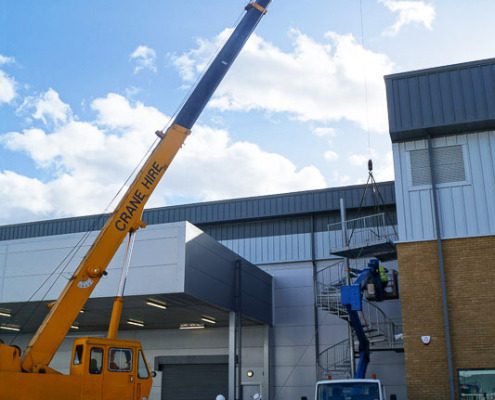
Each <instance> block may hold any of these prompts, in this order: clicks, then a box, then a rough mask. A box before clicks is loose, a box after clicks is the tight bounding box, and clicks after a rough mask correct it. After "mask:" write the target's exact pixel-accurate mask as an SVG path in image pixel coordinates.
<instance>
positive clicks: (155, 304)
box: [146, 299, 167, 310]
mask: <svg viewBox="0 0 495 400" xmlns="http://www.w3.org/2000/svg"><path fill="white" fill-rule="evenodd" d="M146 304H147V305H149V306H151V307H155V308H160V309H162V310H166V309H167V305H166V304H165V303H164V302H163V301H160V300H156V299H147V300H146Z"/></svg>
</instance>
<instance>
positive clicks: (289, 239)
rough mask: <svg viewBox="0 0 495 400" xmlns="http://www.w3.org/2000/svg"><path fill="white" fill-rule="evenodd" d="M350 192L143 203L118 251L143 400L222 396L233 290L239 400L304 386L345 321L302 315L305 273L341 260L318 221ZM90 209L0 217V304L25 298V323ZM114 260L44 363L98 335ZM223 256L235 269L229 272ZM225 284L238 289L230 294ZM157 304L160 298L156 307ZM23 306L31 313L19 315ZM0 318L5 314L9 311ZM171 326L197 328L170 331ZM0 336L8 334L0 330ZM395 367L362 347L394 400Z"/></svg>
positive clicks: (367, 204)
mask: <svg viewBox="0 0 495 400" xmlns="http://www.w3.org/2000/svg"><path fill="white" fill-rule="evenodd" d="M379 188H380V191H381V193H382V195H383V198H384V200H385V203H384V204H383V210H384V211H386V212H388V213H390V214H391V215H394V185H393V183H392V182H388V183H382V184H380V185H379ZM363 190H364V186H362V185H361V186H354V187H346V188H335V189H325V190H316V191H308V192H300V193H291V194H285V195H274V196H265V197H257V198H247V199H238V200H229V201H220V202H211V203H202V204H194V205H187V206H175V207H164V208H158V209H150V210H147V211H146V212H145V214H144V221H145V222H146V223H147V224H148V227H147V228H146V229H145V230H143V231H140V232H139V233H138V236H137V238H136V245H135V249H134V254H133V257H132V260H131V268H130V274H129V278H128V283H127V287H126V297H127V299H126V302H125V304H124V316H123V321H122V325H121V327H122V329H123V331H122V335H121V336H122V337H132V338H137V339H139V340H141V341H142V342H143V346H144V349H145V351H146V355H147V357H148V359H149V361H150V362H151V363H153V365H154V368H155V370H157V371H159V376H157V377H156V378H155V379H154V387H153V396H154V397H153V398H154V399H161V398H162V399H168V398H174V399H182V398H183V399H191V398H195V399H203V398H205V399H207V398H208V399H209V398H212V399H214V398H215V394H219V393H223V394H227V391H228V382H229V355H232V354H233V352H235V349H234V346H235V340H234V338H233V334H234V333H233V330H234V329H235V324H234V321H233V318H232V317H233V315H232V313H235V311H236V310H237V309H238V308H237V307H236V301H240V304H241V307H240V309H241V311H242V317H243V318H242V321H243V323H242V329H241V337H240V346H241V347H242V353H241V357H240V365H241V374H240V377H239V380H240V382H241V385H242V390H243V392H244V394H245V397H244V398H249V397H247V396H248V395H252V394H255V393H258V392H260V393H263V394H264V398H271V399H287V398H296V399H301V398H304V397H306V398H307V399H310V398H311V397H312V396H314V384H315V381H316V379H317V378H319V377H322V376H323V375H322V374H323V373H325V372H324V371H322V370H321V367H323V368H325V367H326V366H325V365H322V366H321V367H320V366H318V364H319V363H324V362H325V361H327V360H326V358H325V357H326V356H327V353H326V352H325V350H326V349H328V348H331V347H332V346H333V345H335V344H336V343H340V342H342V341H343V340H346V339H347V338H348V327H347V323H346V322H345V321H343V320H342V319H340V318H338V317H336V316H334V315H331V314H330V313H329V312H328V311H325V310H319V311H318V313H317V320H318V326H316V325H315V297H314V291H313V288H314V286H315V281H314V280H315V276H316V279H324V277H325V276H326V274H325V273H323V274H320V275H321V278H319V277H318V274H317V272H318V271H321V270H326V271H328V267H330V268H332V266H334V267H336V268H338V267H339V265H341V263H339V262H338V259H337V258H336V257H335V256H332V255H330V244H331V237H332V236H335V233H336V231H333V233H332V232H331V231H329V226H330V227H331V226H332V224H333V223H335V222H338V221H340V211H339V209H340V199H341V198H342V199H344V200H345V203H346V205H347V208H348V210H349V211H348V216H349V217H353V216H354V215H355V214H356V211H357V209H358V207H359V205H360V203H361V196H362V193H363ZM362 205H363V207H362V210H361V212H362V213H363V215H365V214H371V213H375V202H374V199H373V196H372V195H371V193H368V195H367V196H366V198H365V199H364V202H363V204H362ZM103 220H104V218H103V219H102V218H101V217H100V216H93V217H83V218H71V219H62V220H54V221H43V222H35V223H29V224H20V225H13V226H4V227H1V228H0V238H1V241H0V252H1V254H2V257H1V258H0V259H1V262H2V264H1V270H2V271H3V274H2V285H1V288H2V292H1V294H0V296H1V297H0V299H1V300H0V302H1V304H2V305H1V307H2V308H4V309H8V310H11V311H12V312H13V313H14V314H15V313H16V312H17V311H18V309H19V308H20V307H22V305H23V304H25V303H26V302H28V303H29V305H28V306H27V307H25V308H24V309H23V310H21V312H20V313H18V318H19V319H20V321H18V323H21V324H22V325H25V329H26V333H29V332H31V333H32V332H33V331H34V329H35V328H36V327H37V326H38V325H39V323H40V322H41V320H42V317H43V316H44V315H45V314H46V313H47V308H46V306H45V305H42V306H40V307H37V308H36V305H38V304H39V302H41V299H42V298H43V294H44V293H43V290H41V291H40V292H38V293H36V295H35V297H34V298H30V296H31V294H32V293H33V292H34V291H35V290H36V289H37V288H38V286H39V285H40V284H41V283H43V282H44V281H46V280H47V278H48V281H47V282H46V284H45V286H44V288H50V287H51V286H52V285H51V284H52V280H53V279H54V277H51V278H49V276H50V272H51V271H53V269H54V267H56V266H57V264H58V263H59V262H60V261H61V260H62V259H63V257H64V256H65V255H66V253H67V250H68V249H70V248H72V247H73V246H74V245H75V244H76V243H77V242H78V241H79V240H80V239H81V237H82V236H83V235H84V234H85V232H86V231H87V230H88V229H90V230H97V229H98V228H100V227H101V224H102V222H103ZM183 221H189V222H188V223H186V222H183ZM92 239H94V234H93V237H92V238H89V241H88V244H87V245H86V246H84V247H83V248H81V250H80V253H78V254H77V255H75V256H74V260H73V261H71V265H70V266H69V267H68V269H67V270H66V271H65V272H64V273H62V274H61V275H62V276H65V277H69V276H70V270H71V268H72V269H73V268H74V266H75V265H76V264H77V261H79V260H80V257H81V256H82V254H84V252H85V251H86V250H87V246H88V245H89V243H90V242H91V240H92ZM224 246H225V247H224ZM122 257H123V249H121V251H119V253H117V255H116V256H115V258H114V260H113V262H112V264H111V265H110V268H109V275H108V276H107V277H105V278H104V281H103V282H101V283H100V285H99V286H98V287H97V289H96V290H95V292H94V296H93V298H92V299H90V300H89V302H88V303H87V305H86V307H85V312H84V313H82V314H81V315H80V317H79V318H78V321H77V325H76V326H77V328H78V329H77V330H74V329H73V330H72V332H71V335H70V336H71V337H69V339H68V341H67V343H65V344H64V346H63V348H62V349H61V350H60V351H59V353H58V355H57V358H56V359H55V361H54V363H55V367H56V368H57V369H59V370H62V371H63V370H67V368H68V366H69V363H70V351H71V343H70V341H71V339H73V338H74V337H75V336H79V335H82V334H87V333H88V332H89V333H91V334H97V335H104V334H106V329H107V325H108V319H109V317H110V312H111V307H112V298H113V296H114V295H115V292H116V290H117V285H118V278H119V274H120V264H121V263H122ZM236 266H238V268H241V269H242V275H241V277H240V279H239V281H240V282H239V281H236V278H235V270H236ZM315 274H316V275H315ZM65 282H66V280H65V279H59V281H58V282H57V284H55V285H54V286H53V287H52V288H51V289H50V292H49V293H48V294H47V295H46V296H45V301H44V302H45V303H46V302H48V301H50V300H53V299H54V298H55V297H56V296H57V294H58V292H59V291H60V290H61V288H62V287H63V285H64V284H65ZM236 282H237V283H236ZM236 285H237V287H239V285H240V287H241V290H240V291H237V292H240V293H242V295H241V296H240V297H239V296H237V300H236V290H234V288H235V287H236ZM150 301H151V303H152V304H151V305H150V304H149V303H150ZM153 302H154V303H155V304H153ZM394 303H395V304H391V305H388V310H387V311H388V313H389V315H390V316H391V318H394V321H396V322H400V309H399V305H398V302H394ZM162 304H163V305H165V306H166V309H162V308H159V307H156V305H158V306H160V305H162ZM28 317H31V319H30V323H29V324H24V321H23V320H24V319H26V320H27V318H28ZM205 318H206V320H207V322H205V320H204V319H205ZM208 321H213V322H214V323H211V322H208ZM2 322H4V323H12V321H9V319H8V318H2ZM126 322H131V323H132V322H138V323H139V322H142V323H144V326H143V327H139V326H138V327H136V325H135V324H132V325H129V324H128V323H126ZM181 324H182V328H203V327H204V328H203V329H180V328H181ZM184 324H189V325H188V326H185V325H184ZM193 324H195V325H193ZM83 331H86V332H84V333H83ZM316 333H318V335H317V337H318V339H316ZM29 336H30V335H29V334H23V335H20V336H19V338H18V344H19V345H20V346H21V347H23V346H25V344H26V340H27V339H28V338H29ZM4 338H5V339H6V340H7V341H8V340H9V337H8V335H7V336H6V337H4ZM238 341H239V339H238ZM317 342H318V344H317ZM320 353H322V355H321V358H322V359H321V360H318V362H317V358H318V356H317V354H318V355H319V354H320ZM230 363H232V360H230ZM403 364H404V362H403V354H402V353H401V352H397V351H391V352H380V353H377V354H376V355H373V357H372V363H371V367H370V373H376V374H377V375H378V376H379V377H380V378H383V380H384V382H385V384H386V385H387V389H388V391H389V392H393V393H397V394H398V395H399V397H398V398H399V399H405V398H406V397H405V382H404V378H403V376H404V372H403ZM347 368H348V367H347ZM248 372H249V374H248ZM251 374H252V376H251ZM325 376H326V375H325ZM231 379H232V378H231ZM197 382H200V384H197ZM198 391H199V392H198ZM269 391H271V397H268V392H269ZM172 393H175V394H174V395H173V397H170V396H172ZM178 393H183V397H180V396H179V395H178ZM201 396H204V397H201Z"/></svg>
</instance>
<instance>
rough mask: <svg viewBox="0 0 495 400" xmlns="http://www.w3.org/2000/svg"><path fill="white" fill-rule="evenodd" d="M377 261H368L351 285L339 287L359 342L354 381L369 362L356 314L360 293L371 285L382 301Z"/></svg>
mask: <svg viewBox="0 0 495 400" xmlns="http://www.w3.org/2000/svg"><path fill="white" fill-rule="evenodd" d="M378 268H379V263H378V260H370V262H369V264H368V266H367V267H366V268H364V269H363V270H362V271H360V272H359V275H358V277H357V278H356V280H355V281H354V283H353V284H352V285H346V286H342V287H341V300H342V304H343V305H345V306H346V309H347V312H348V314H349V323H350V324H351V327H352V329H353V331H354V333H355V334H356V337H357V339H358V342H359V349H358V351H359V363H358V365H357V368H356V371H355V373H354V379H364V378H365V377H366V370H367V369H368V364H369V362H370V343H369V340H368V338H367V336H366V332H365V331H364V327H363V324H362V323H361V319H360V318H359V314H358V312H359V311H361V310H362V308H363V306H362V304H363V303H362V293H363V292H364V291H365V290H366V286H367V284H368V283H370V282H371V283H373V285H374V288H375V296H376V300H377V301H381V300H383V299H384V294H385V288H384V287H383V285H382V282H381V280H380V275H379V270H378Z"/></svg>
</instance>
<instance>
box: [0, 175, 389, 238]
mask: <svg viewBox="0 0 495 400" xmlns="http://www.w3.org/2000/svg"><path fill="white" fill-rule="evenodd" d="M378 187H379V190H380V193H381V195H382V197H383V200H384V203H385V205H387V206H393V205H394V203H395V191H394V183H393V182H382V183H379V184H378ZM363 190H364V185H357V186H348V187H343V188H328V189H322V190H311V191H305V192H295V193H287V194H280V195H273V196H261V197H251V198H244V199H234V200H225V201H215V202H207V203H199V204H190V205H183V206H172V207H160V208H154V209H147V210H145V212H144V216H143V220H144V222H146V223H147V224H148V225H153V224H163V223H168V222H179V221H189V222H191V223H193V224H195V225H200V226H201V225H205V224H220V223H229V222H235V221H238V222H241V223H244V222H247V221H255V220H261V219H268V218H270V219H271V218H280V217H288V218H289V217H290V218H294V217H296V216H298V215H308V214H311V213H325V212H330V211H338V210H339V201H340V198H343V199H344V200H345V204H346V206H347V207H348V208H349V209H356V208H358V207H359V206H360V204H361V197H362V194H363ZM374 205H375V199H374V198H373V196H372V194H371V191H368V194H367V196H366V197H365V199H364V202H363V206H364V207H373V206H374ZM107 217H108V216H107V215H94V216H85V217H76V218H64V219H59V220H50V221H39V222H32V223H26V224H17V225H7V226H0V241H1V240H11V239H23V238H28V237H38V236H52V235H61V234H66V233H76V232H87V231H91V230H99V229H101V227H102V226H103V224H104V222H105V220H106V218H107Z"/></svg>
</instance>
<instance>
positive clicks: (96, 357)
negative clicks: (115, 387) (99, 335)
mask: <svg viewBox="0 0 495 400" xmlns="http://www.w3.org/2000/svg"><path fill="white" fill-rule="evenodd" d="M102 368H103V349H100V348H98V347H93V348H92V349H91V353H90V358H89V373H90V374H96V375H97V374H101V370H102Z"/></svg>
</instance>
